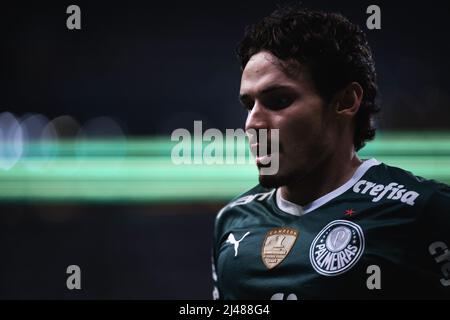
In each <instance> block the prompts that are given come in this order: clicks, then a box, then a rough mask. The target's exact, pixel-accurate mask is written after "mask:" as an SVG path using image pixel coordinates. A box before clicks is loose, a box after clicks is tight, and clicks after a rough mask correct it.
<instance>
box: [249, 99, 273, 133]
mask: <svg viewBox="0 0 450 320" xmlns="http://www.w3.org/2000/svg"><path fill="white" fill-rule="evenodd" d="M249 129H253V130H256V131H258V130H261V129H269V121H268V114H267V110H266V109H265V108H264V106H262V105H261V104H260V103H259V102H255V105H254V106H253V108H252V110H250V112H249V114H248V116H247V121H246V122H245V130H246V131H247V130H249Z"/></svg>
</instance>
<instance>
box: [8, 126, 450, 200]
mask: <svg viewBox="0 0 450 320" xmlns="http://www.w3.org/2000/svg"><path fill="white" fill-rule="evenodd" d="M43 143H44V144H45V143H49V144H51V145H49V146H47V147H48V148H50V149H52V150H53V149H56V154H57V156H56V157H55V158H54V160H53V161H52V163H51V165H49V166H45V167H41V169H40V170H30V169H29V168H36V167H39V166H37V165H35V163H36V162H39V161H42V159H41V157H42V154H43V153H42V152H41V150H42V148H43V147H45V146H43V145H42V144H43ZM177 143H178V142H177V141H175V142H174V141H170V137H149V138H128V139H127V140H124V139H118V140H114V139H102V140H100V139H98V140H89V141H85V142H84V143H83V145H82V148H83V152H82V154H83V159H82V161H81V163H80V159H79V152H77V148H79V147H80V144H79V142H78V141H76V140H59V141H57V142H51V141H50V142H38V143H33V142H29V143H27V144H25V145H24V153H23V154H24V156H23V157H22V158H21V159H20V160H19V161H18V162H17V163H16V164H15V165H14V166H13V167H12V168H10V169H9V170H6V171H0V201H2V202H11V201H12V202H21V201H27V202H67V201H70V202H88V203H89V202H94V203H95V202H100V203H155V202H157V203H167V202H172V203H173V202H180V203H189V202H217V201H226V200H230V199H231V198H233V197H235V196H236V195H238V194H239V193H241V192H243V191H245V190H247V189H249V188H251V187H252V186H254V185H255V184H256V183H257V170H256V167H255V166H254V165H253V164H251V163H250V162H249V161H246V163H247V164H245V165H236V164H229V165H227V164H223V165H219V164H217V165H194V164H193V165H175V164H173V163H172V161H171V152H172V148H173V146H174V145H175V144H177ZM359 155H360V156H361V157H362V158H370V157H375V158H377V159H378V160H379V161H382V162H384V163H386V164H388V165H392V166H399V167H401V168H404V169H406V170H409V171H411V172H413V173H414V174H416V175H419V176H423V177H425V178H429V179H435V180H439V181H442V182H446V183H450V132H382V133H380V134H379V135H378V137H377V139H376V140H375V141H373V142H370V143H368V144H367V146H366V147H365V148H363V149H362V150H361V151H360V153H359ZM117 157H118V158H120V159H121V160H122V161H120V166H118V165H117V164H118V162H117ZM74 167H76V170H74Z"/></svg>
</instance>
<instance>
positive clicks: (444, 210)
mask: <svg viewBox="0 0 450 320" xmlns="http://www.w3.org/2000/svg"><path fill="white" fill-rule="evenodd" d="M423 218H424V221H423V222H422V223H423V225H424V227H425V230H426V232H425V233H424V235H425V239H424V241H425V243H424V246H423V248H424V249H425V251H427V252H426V254H425V255H426V256H427V261H429V266H430V270H431V274H432V275H433V276H432V277H431V279H430V281H432V282H433V287H434V288H435V289H436V290H435V292H432V293H431V295H432V296H433V297H438V298H445V299H450V187H449V186H448V185H445V184H439V185H438V187H437V188H436V190H435V191H434V192H433V193H432V194H431V196H430V198H429V200H428V202H427V204H426V205H425V207H424V213H423ZM419 228H420V226H419ZM434 284H435V285H434Z"/></svg>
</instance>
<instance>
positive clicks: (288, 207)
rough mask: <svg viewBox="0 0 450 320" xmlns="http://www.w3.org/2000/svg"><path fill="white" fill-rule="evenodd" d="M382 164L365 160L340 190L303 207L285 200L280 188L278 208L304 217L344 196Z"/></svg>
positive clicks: (277, 199) (335, 190)
mask: <svg viewBox="0 0 450 320" xmlns="http://www.w3.org/2000/svg"><path fill="white" fill-rule="evenodd" d="M380 163H381V162H379V161H378V160H376V159H375V158H372V159H369V160H365V161H364V162H363V163H361V165H360V166H359V167H358V169H356V171H355V173H354V174H353V176H352V177H351V178H350V179H349V180H348V181H347V182H346V183H344V184H343V185H342V186H340V187H339V188H337V189H334V190H333V191H331V192H329V193H327V194H326V195H324V196H322V197H320V198H319V199H316V200H314V201H313V202H311V203H309V204H307V205H305V206H303V207H302V206H300V205H298V204H295V203H293V202H290V201H288V200H285V199H283V198H282V197H281V190H280V188H278V189H277V191H276V202H277V206H278V208H280V209H281V210H282V211H284V212H286V213H288V214H291V215H294V216H301V215H304V214H306V213H308V212H311V211H313V210H315V209H317V208H318V207H320V206H322V205H324V204H325V203H327V202H329V201H330V200H332V199H334V198H336V197H338V196H340V195H341V194H343V193H344V192H345V191H347V190H348V189H350V188H351V187H353V185H354V184H355V183H356V182H358V181H359V179H361V178H362V176H363V175H364V174H365V173H366V172H367V170H369V169H370V168H371V167H373V166H377V165H379V164H380Z"/></svg>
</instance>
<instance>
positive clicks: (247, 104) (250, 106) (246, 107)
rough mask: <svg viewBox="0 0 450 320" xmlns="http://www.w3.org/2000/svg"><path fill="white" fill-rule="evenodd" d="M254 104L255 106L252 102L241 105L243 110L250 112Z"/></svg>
mask: <svg viewBox="0 0 450 320" xmlns="http://www.w3.org/2000/svg"><path fill="white" fill-rule="evenodd" d="M254 104H255V103H254V102H246V103H242V105H243V107H244V109H245V110H247V111H251V110H252V109H253V106H254Z"/></svg>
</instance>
